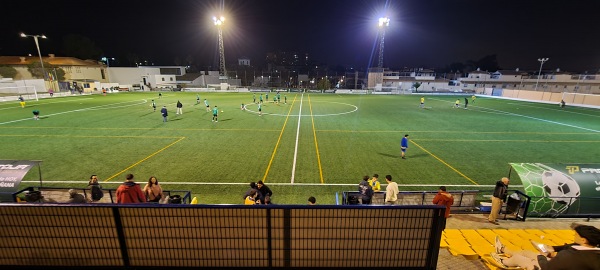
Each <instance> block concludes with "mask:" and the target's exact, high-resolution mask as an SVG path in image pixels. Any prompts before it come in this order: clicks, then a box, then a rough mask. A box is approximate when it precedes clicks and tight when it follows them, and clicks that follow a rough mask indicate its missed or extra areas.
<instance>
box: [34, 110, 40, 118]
mask: <svg viewBox="0 0 600 270" xmlns="http://www.w3.org/2000/svg"><path fill="white" fill-rule="evenodd" d="M33 119H35V120H40V111H38V110H33Z"/></svg>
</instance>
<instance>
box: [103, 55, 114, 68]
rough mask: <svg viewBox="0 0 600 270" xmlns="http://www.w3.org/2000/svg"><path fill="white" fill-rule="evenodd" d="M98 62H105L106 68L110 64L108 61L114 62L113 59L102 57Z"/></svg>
mask: <svg viewBox="0 0 600 270" xmlns="http://www.w3.org/2000/svg"><path fill="white" fill-rule="evenodd" d="M100 60H102V61H105V62H106V68H109V67H110V63H109V60H115V58H114V57H102V58H101V59H100Z"/></svg>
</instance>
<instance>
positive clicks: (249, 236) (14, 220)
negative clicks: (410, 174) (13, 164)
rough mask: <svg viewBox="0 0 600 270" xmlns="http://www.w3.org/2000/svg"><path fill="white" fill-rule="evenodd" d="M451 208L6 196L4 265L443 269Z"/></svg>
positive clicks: (0, 258) (1, 217)
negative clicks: (14, 199)
mask: <svg viewBox="0 0 600 270" xmlns="http://www.w3.org/2000/svg"><path fill="white" fill-rule="evenodd" d="M443 213H444V208H443V207H440V206H392V207H390V206H368V207H365V206H348V205H316V206H307V205H257V206H244V205H188V204H181V205H172V204H164V205H159V204H135V205H133V204H132V205H116V204H51V203H44V204H32V203H10V204H0V227H1V228H2V230H0V239H2V241H1V242H0V265H2V266H4V267H5V268H6V269H8V268H11V267H12V268H15V267H21V268H23V267H34V266H35V267H38V266H39V267H41V266H44V267H55V268H62V269H64V268H69V267H71V268H77V267H125V268H135V269H149V268H164V267H269V268H271V267H348V268H354V267H361V268H368V267H395V268H400V269H435V268H436V264H437V258H438V253H439V248H440V241H441V236H442V230H443V229H444V226H445V219H444V218H443ZM373 251H375V252H373ZM79 269H80V268H79Z"/></svg>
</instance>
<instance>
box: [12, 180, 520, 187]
mask: <svg viewBox="0 0 600 270" xmlns="http://www.w3.org/2000/svg"><path fill="white" fill-rule="evenodd" d="M39 182H40V181H33V180H27V181H21V183H39ZM42 183H46V184H47V183H59V184H86V185H87V184H88V181H50V180H46V181H42ZM122 183H123V182H122V181H111V182H101V184H122ZM161 185H188V186H203V185H230V186H247V185H248V183H223V182H210V183H209V182H161ZM440 185H442V184H398V186H401V187H439V186H440ZM269 186H358V184H357V183H351V184H321V183H271V182H269ZM381 186H387V184H381ZM444 186H446V187H473V188H482V187H486V188H488V187H489V188H492V187H496V185H446V184H444ZM510 187H511V188H513V187H514V188H522V187H523V185H510Z"/></svg>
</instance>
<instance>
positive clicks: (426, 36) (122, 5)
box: [0, 0, 600, 73]
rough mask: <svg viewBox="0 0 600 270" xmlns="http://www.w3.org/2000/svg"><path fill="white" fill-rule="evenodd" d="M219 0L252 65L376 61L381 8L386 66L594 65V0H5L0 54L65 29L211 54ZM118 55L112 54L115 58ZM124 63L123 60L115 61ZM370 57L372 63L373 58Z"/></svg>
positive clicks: (237, 47) (199, 59)
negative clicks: (491, 59)
mask: <svg viewBox="0 0 600 270" xmlns="http://www.w3.org/2000/svg"><path fill="white" fill-rule="evenodd" d="M222 3H224V10H225V11H224V16H225V17H226V18H227V19H226V25H225V27H224V28H223V35H224V43H225V58H226V60H227V62H228V63H231V62H237V61H236V59H237V58H239V57H242V56H246V57H249V58H250V59H251V61H252V63H253V64H258V65H260V64H262V63H263V62H264V59H265V55H266V53H267V52H270V51H297V52H300V53H303V52H307V53H309V55H310V56H311V58H312V59H313V60H314V61H315V62H317V63H324V64H328V65H330V66H336V65H341V66H344V67H347V68H349V67H354V68H359V69H365V68H367V67H368V66H369V65H370V64H369V63H372V64H371V66H373V65H376V64H377V57H378V54H377V51H376V50H374V46H375V45H376V40H377V19H378V18H379V17H382V16H384V15H387V16H389V17H390V18H391V23H390V27H389V28H388V29H387V31H386V36H385V53H384V66H385V67H390V68H401V67H424V68H436V67H444V66H446V65H449V64H451V63H453V62H462V63H464V62H466V61H468V60H479V59H480V58H482V57H484V56H486V55H491V54H496V55H497V59H498V64H499V65H500V67H501V68H503V69H515V68H520V69H521V70H536V69H537V68H539V62H538V61H537V59H538V58H540V57H549V58H550V61H548V62H547V63H546V64H545V65H544V69H556V68H560V69H561V70H563V71H589V72H594V73H595V72H596V71H597V70H598V68H600V32H599V30H598V27H599V26H600V23H599V21H600V19H599V18H598V11H599V10H600V2H598V1H596V0H572V1H554V0H545V1H541V0H503V1H487V0H395V1H382V0H225V1H220V0H212V1H205V0H170V1H157V0H147V1H137V0H133V1H132V0H121V1H114V0H105V1H64V0H53V1H10V2H7V3H5V4H3V7H2V10H1V11H0V15H1V16H0V36H1V39H0V55H26V54H29V53H31V54H33V55H36V54H37V52H36V51H35V43H34V42H33V40H32V39H31V38H21V37H19V33H20V32H25V33H27V34H45V35H46V36H48V38H49V39H46V40H41V41H40V47H41V50H42V54H43V55H47V54H49V53H55V54H56V55H57V56H65V55H64V54H62V53H61V47H62V42H63V38H64V37H65V36H67V35H69V34H77V35H82V36H85V37H88V38H90V39H91V40H92V41H93V42H94V43H95V45H96V46H97V47H99V48H100V49H102V51H103V52H104V55H106V56H110V57H117V58H123V56H124V55H126V54H128V53H129V54H131V53H134V54H136V55H139V56H140V57H141V58H143V59H148V60H151V61H152V62H154V63H155V64H157V65H173V64H174V59H175V58H177V57H178V58H179V59H185V58H186V57H187V56H188V55H191V56H192V58H193V59H194V62H195V63H196V64H198V65H200V66H209V65H213V64H214V63H216V61H217V59H218V51H217V30H216V28H215V26H214V25H213V22H212V16H213V15H216V14H219V10H220V6H221V4H222ZM119 60H122V59H119ZM119 62H125V61H119ZM373 63H374V64H373Z"/></svg>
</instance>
